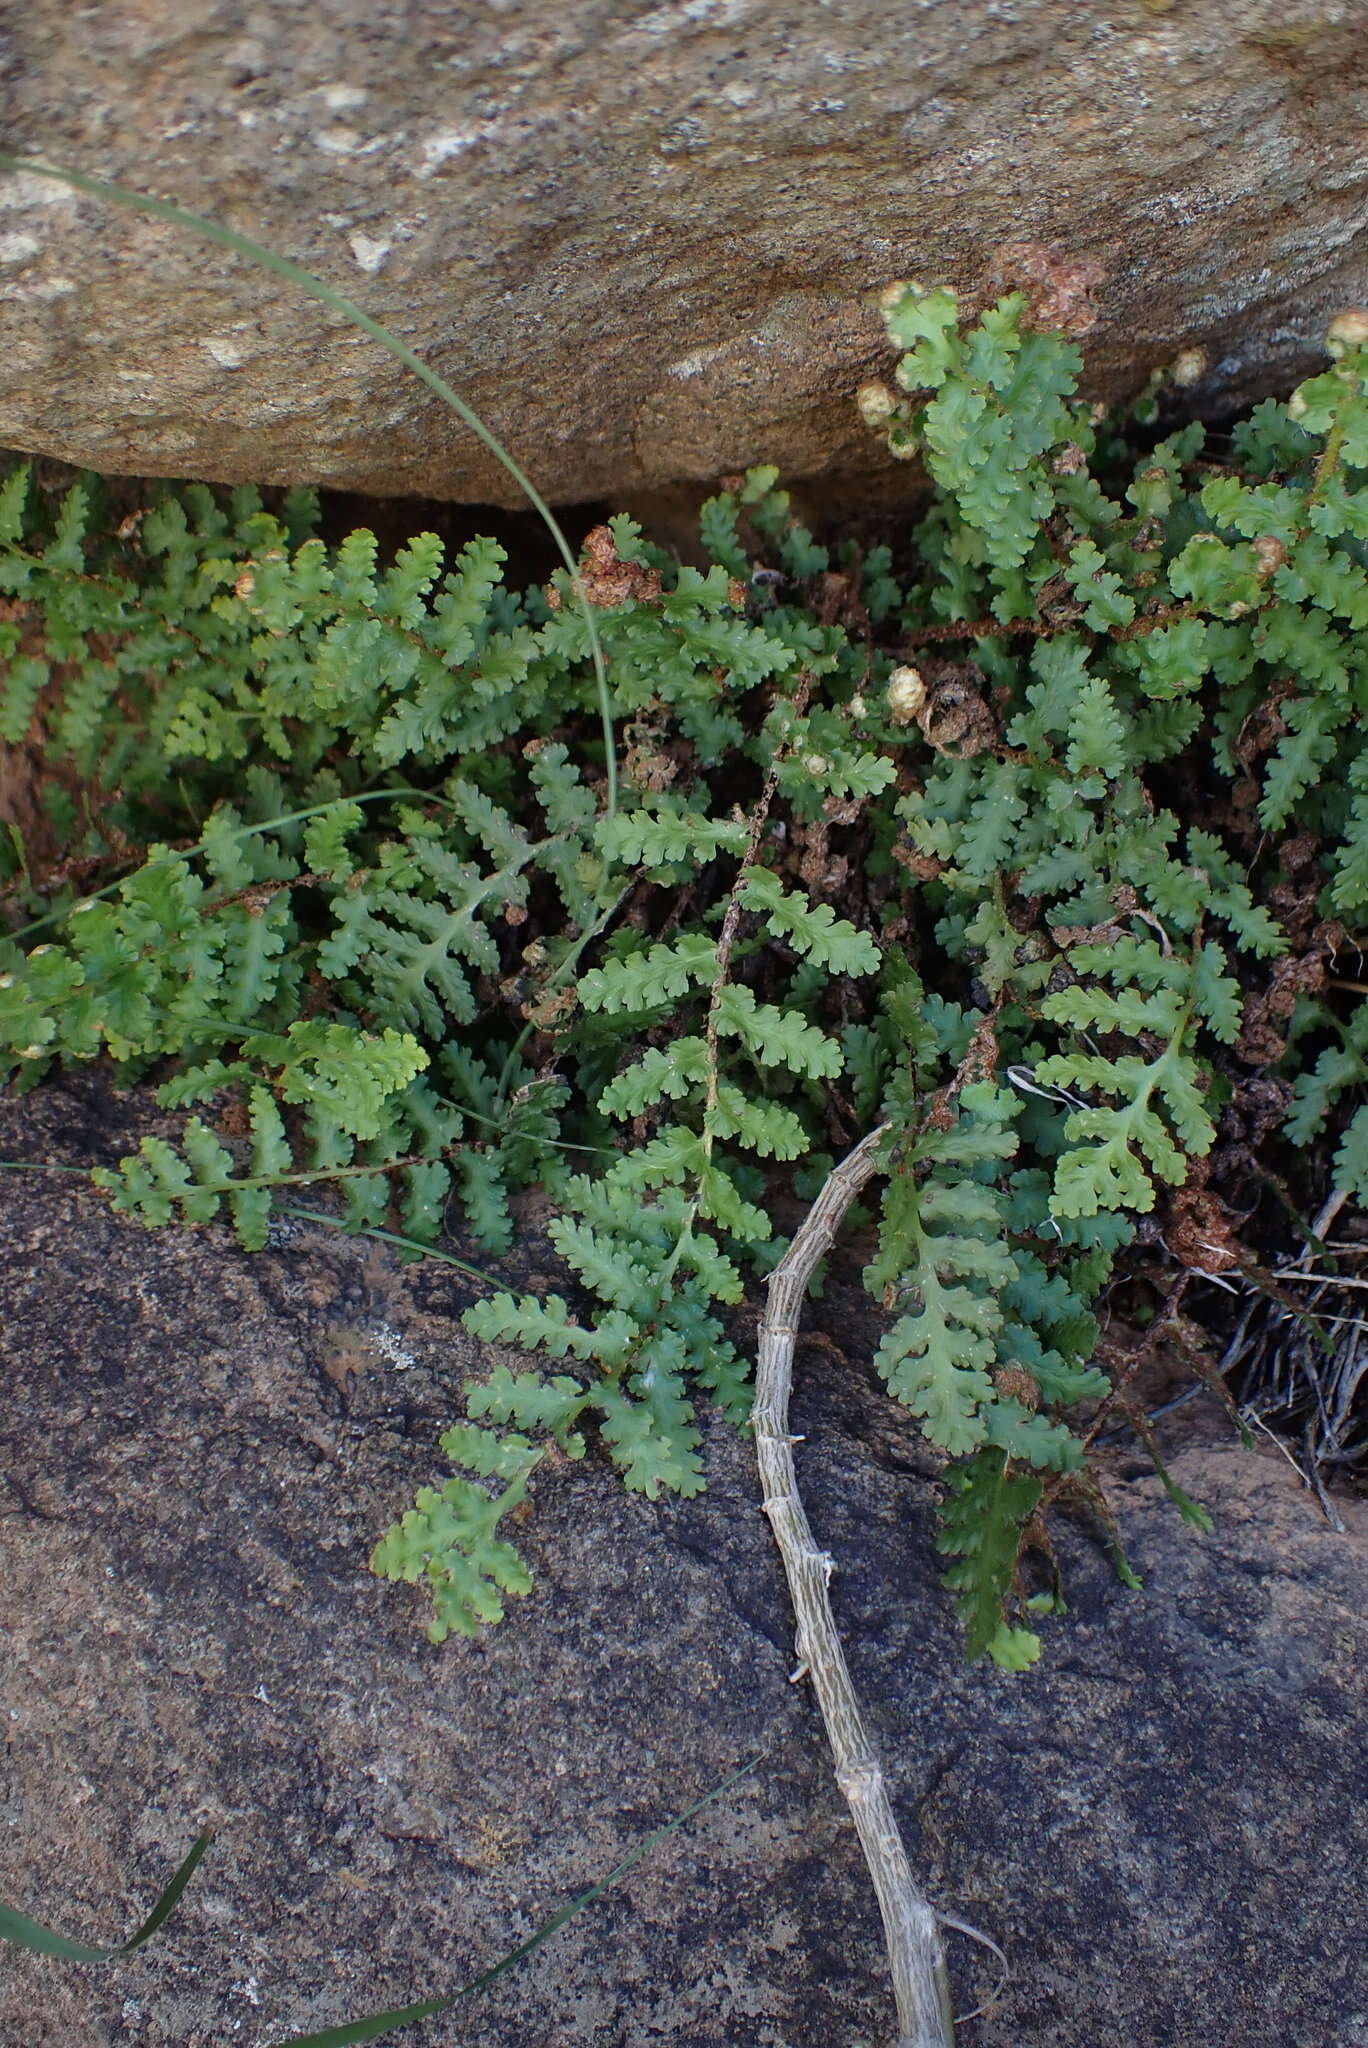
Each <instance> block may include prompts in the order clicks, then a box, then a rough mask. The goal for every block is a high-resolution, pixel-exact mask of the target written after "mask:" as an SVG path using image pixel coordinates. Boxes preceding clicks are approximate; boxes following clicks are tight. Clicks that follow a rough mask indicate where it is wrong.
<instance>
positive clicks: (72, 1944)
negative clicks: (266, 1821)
mask: <svg viewBox="0 0 1368 2048" xmlns="http://www.w3.org/2000/svg"><path fill="white" fill-rule="evenodd" d="M212 1840H213V1836H212V1835H201V1836H200V1837H199V1838H198V1840H197V1841H196V1843H195V1845H194V1847H193V1848H192V1849H191V1851H190V1854H189V1855H188V1856H187V1857H186V1859H185V1861H184V1862H183V1863H182V1864H181V1866H180V1869H179V1870H178V1871H177V1872H176V1874H175V1876H174V1877H173V1878H172V1880H171V1882H170V1884H169V1885H167V1887H166V1890H165V1891H164V1892H163V1893H162V1895H161V1897H160V1898H159V1899H158V1900H157V1903H156V1905H155V1906H154V1907H153V1908H152V1911H151V1912H150V1913H149V1914H148V1916H147V1918H146V1919H145V1920H144V1921H143V1924H142V1926H141V1927H140V1928H139V1929H138V1931H137V1933H136V1934H130V1935H129V1937H128V1940H127V1941H121V1942H120V1943H119V1944H118V1946H117V1947H116V1948H87V1947H86V1946H85V1944H84V1943H82V1942H79V1941H68V1940H67V1938H66V1936H65V1935H64V1934H54V1933H53V1931H52V1929H51V1928H50V1927H43V1926H40V1924H39V1923H38V1921H36V1920H30V1919H29V1917H28V1914H27V1913H20V1912H17V1911H16V1910H15V1908H14V1907H13V1906H6V1905H0V1940H4V1941H12V1942H15V1943H16V1944H17V1945H18V1947H20V1948H26V1949H28V1950H30V1951H31V1953H32V1954H34V1955H36V1956H60V1957H61V1958H62V1960H63V1961H64V1962H68V1963H112V1962H117V1961H118V1959H119V1958H120V1957H121V1956H131V1955H132V1953H133V1951H134V1949H137V1948H141V1947H142V1945H143V1943H144V1942H145V1941H147V1940H150V1938H151V1937H152V1935H154V1934H155V1933H156V1931H157V1929H158V1928H159V1927H160V1926H161V1925H162V1923H163V1922H164V1921H165V1920H167V1919H168V1918H169V1917H170V1915H171V1914H172V1913H173V1912H174V1911H175V1909H176V1905H177V1902H178V1900H179V1899H180V1895H181V1893H182V1892H183V1891H184V1890H185V1887H186V1886H187V1885H188V1884H189V1882H190V1880H191V1878H192V1877H193V1876H194V1874H195V1868H196V1865H197V1864H198V1863H199V1860H200V1858H201V1856H203V1854H204V1852H205V1850H206V1849H207V1848H208V1847H209V1844H210V1842H211V1841H212Z"/></svg>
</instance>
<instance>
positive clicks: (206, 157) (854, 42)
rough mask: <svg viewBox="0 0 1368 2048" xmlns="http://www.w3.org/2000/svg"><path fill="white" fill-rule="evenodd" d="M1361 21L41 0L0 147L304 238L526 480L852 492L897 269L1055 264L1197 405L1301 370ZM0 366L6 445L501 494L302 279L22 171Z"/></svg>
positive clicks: (306, 252) (974, 281) (966, 284)
mask: <svg viewBox="0 0 1368 2048" xmlns="http://www.w3.org/2000/svg"><path fill="white" fill-rule="evenodd" d="M1365 46H1368V38H1366V37H1365V19H1364V8H1363V5H1362V4H1361V0H1349V4H1348V5H1343V4H1341V5H1336V6H1329V5H1327V4H1325V0H1245V4H1244V5H1242V6H1241V7H1240V8H1238V9H1237V10H1235V11H1232V10H1231V8H1230V7H1229V6H1227V5H1225V4H1223V0H1184V4H1183V5H1182V6H1175V5H1173V4H1172V0H1107V4H1105V5H1103V4H1101V0H1074V4H1071V5H1068V6H1060V5H1059V4H1058V0H1018V4H1015V5H1011V6H1004V5H1000V4H998V0H917V4H910V0H868V4H867V5H865V6H861V7H841V6H834V5H826V4H824V5H821V6H813V5H810V4H803V0H660V4H655V5H652V4H650V0H639V4H626V0H580V4H578V5H573V6H565V5H563V4H557V5H553V4H551V0H497V4H490V5H487V6H483V7H470V6H467V7H455V6H451V5H445V6H418V5H414V4H408V5H389V6H384V7H381V8H376V7H375V6H374V5H372V4H369V0H367V4H361V0H328V4H326V5H323V6H314V7H293V8H284V7H267V6H266V5H264V4H262V0H190V4H187V0H145V4H143V5H140V6H139V7H137V8H129V7H127V6H124V5H117V4H115V0H93V4H92V5H88V6H83V7H80V8H72V7H70V6H67V5H65V4H63V0H28V4H27V5H26V6H25V7H23V8H13V9H10V10H8V13H7V16H6V19H5V21H4V24H3V28H2V29H0V140H2V141H3V147H4V148H5V149H8V150H12V151H18V152H28V153H30V154H37V153H44V154H46V155H47V156H48V157H50V158H51V159H52V160H54V161H57V162H65V163H67V164H69V165H71V166H73V167H75V168H77V169H79V170H82V171H85V172H87V173H89V174H93V175H96V176H103V177H114V178H119V179H122V180H124V181H126V182H127V183H130V184H133V185H135V186H139V187H141V188H143V189H144V190H147V191H150V192H154V193H157V194H161V195H164V196H168V197H173V198H175V199H178V200H179V201H180V202H181V203H182V204H183V205H186V206H189V207H192V208H195V209H198V210H199V211H201V212H205V213H210V214H212V215H214V216H215V217H216V218H217V219H219V220H221V221H224V222H226V223H227V224H229V225H231V226H234V227H237V228H239V229H242V230H243V231H245V232H247V233H249V234H252V235H255V236H257V237H259V238H261V239H263V240H265V241H266V242H268V243H270V244H271V245H272V246H273V247H274V248H276V249H278V250H279V251H281V253H282V254H285V255H287V256H290V257H294V258H296V259H297V260H299V261H300V262H303V263H305V264H307V265H309V266H311V267H312V268H313V269H315V270H316V271H317V272H318V273H319V274H320V275H322V276H323V277H325V278H327V279H329V280H330V281H332V283H333V284H334V285H335V286H337V287H338V288H340V289H342V290H343V291H347V292H350V293H352V294H353V295H354V296H355V297H356V298H357V299H358V300H359V301H360V302H361V303H362V305H363V306H364V307H365V308H366V309H367V310H368V311H369V312H371V313H372V314H374V315H376V316H377V317H378V318H380V319H382V320H384V321H387V322H389V323H390V324H391V325H392V326H393V327H394V328H395V329H396V330H397V332H398V333H399V334H400V335H401V336H402V337H403V338H404V339H405V340H406V341H407V342H408V343H410V344H411V346H412V347H414V348H415V349H417V350H418V351H420V352H421V353H422V355H423V356H424V357H425V358H426V359H427V360H429V361H430V362H431V363H432V364H433V365H434V366H435V367H436V368H438V369H439V370H441V371H443V372H444V373H445V374H446V375H447V376H449V377H450V378H451V379H452V380H453V381H454V382H455V383H456V385H457V386H458V388H459V389H460V390H461V391H462V392H463V393H464V394H465V395H466V396H467V397H468V398H469V399H470V400H471V401H472V402H473V403H474V404H475V405H476V406H477V407H478V408H479V409H480V410H481V411H482V412H483V413H484V414H485V416H486V417H487V418H488V419H489V420H490V421H491V422H492V424H493V425H494V426H495V427H496V428H497V429H498V431H499V432H500V434H502V435H503V436H504V437H505V438H506V439H507V441H508V442H509V444H510V445H511V447H512V448H513V449H514V451H515V452H516V453H517V455H518V456H519V457H520V458H521V460H522V461H523V463H524V464H525V466H526V467H527V468H528V469H529V470H530V471H531V473H532V474H533V475H534V477H535V478H536V479H537V481H538V482H539V483H540V484H541V486H542V488H543V489H544V491H545V492H546V493H547V494H548V495H549V496H551V497H553V498H559V499H562V500H570V499H581V500H583V499H589V498H595V497H604V496H607V497H612V498H614V499H617V500H621V499H623V498H624V497H625V496H627V495H629V494H633V493H636V492H639V491H641V490H643V489H650V488H654V487H657V486H661V485H669V484H673V483H677V482H679V481H681V480H694V479H703V480H711V479H712V478H713V477H715V476H716V475H717V474H718V473H719V472H722V471H726V470H730V469H735V468H738V467H740V466H743V465H744V464H746V463H749V462H754V461H762V460H766V461H774V462H777V463H779V464H781V465H782V467H783V468H784V470H785V471H786V473H787V474H788V475H789V476H790V478H792V479H800V478H821V479H823V480H824V492H825V499H824V501H825V502H826V503H827V504H832V503H835V502H837V501H839V500H841V499H844V500H845V502H846V503H847V504H849V503H852V502H855V501H857V500H858V499H860V498H862V497H867V495H868V492H869V490H870V488H871V486H870V482H869V479H870V477H871V475H877V474H878V473H879V472H880V469H882V472H883V474H884V475H885V478H887V477H888V475H889V474H890V465H889V462H888V458H887V456H883V457H882V458H881V457H879V456H878V455H877V454H876V453H875V452H874V451H873V448H872V444H871V443H870V439H869V436H868V435H867V434H866V433H865V431H864V430H863V429H862V428H861V427H860V425H859V423H858V421H857V419H856V417H855V414H854V411H853V408H852V405H851V402H850V401H851V394H852V392H853V391H854V389H855V387H856V386H857V385H858V384H859V382H860V381H861V379H862V377H864V376H867V375H868V374H869V373H870V372H871V371H872V370H875V369H877V368H879V367H881V366H882V365H883V363H884V361H885V353H886V352H885V350H884V347H883V336H882V329H881V326H880V323H879V319H878V316H877V312H876V310H875V307H874V299H875V295H876V293H877V290H878V288H879V287H880V286H881V285H883V284H884V283H886V282H887V281H889V280H890V279H892V278H895V277H899V276H903V275H908V274H917V275H920V276H924V277H927V278H930V279H932V280H934V281H947V282H952V283H954V284H956V285H957V286H959V287H960V288H961V289H962V290H964V291H965V292H967V293H969V294H971V295H978V294H981V293H983V292H985V291H990V290H994V289H996V288H998V287H1000V286H1001V285H1003V284H1008V283H1014V282H1018V281H1023V280H1024V281H1033V282H1034V285H1035V287H1036V288H1037V289H1044V290H1045V291H1046V292H1047V294H1048V292H1049V290H1050V287H1049V285H1048V283H1047V284H1045V285H1044V286H1043V287H1042V285H1041V272H1042V270H1045V271H1047V272H1048V271H1050V270H1053V271H1054V272H1055V273H1056V274H1058V272H1059V269H1060V267H1061V266H1063V269H1064V273H1065V275H1066V277H1072V278H1074V279H1075V280H1077V281H1079V282H1080V283H1083V284H1087V283H1089V282H1090V287H1091V288H1090V292H1089V293H1088V294H1086V295H1085V297H1084V298H1083V299H1079V298H1078V297H1077V294H1076V293H1074V294H1072V295H1073V297H1074V299H1075V303H1073V305H1072V307H1071V318H1072V319H1073V321H1074V322H1075V324H1077V325H1079V326H1086V325H1087V324H1088V322H1089V320H1091V319H1092V318H1093V317H1094V315H1095V318H1096V324H1095V326H1094V327H1093V328H1092V331H1091V333H1090V335H1089V340H1088V351H1089V358H1090V361H1089V376H1090V387H1091V389H1093V390H1094V391H1095V392H1109V393H1110V392H1116V391H1119V390H1120V389H1122V388H1125V387H1131V386H1134V385H1135V384H1136V383H1137V382H1139V381H1140V379H1141V378H1142V377H1143V375H1144V373H1145V372H1146V371H1147V370H1149V369H1150V368H1151V367H1152V366H1153V365H1155V364H1156V363H1159V362H1162V361H1165V360H1166V359H1169V358H1171V357H1172V356H1173V355H1174V353H1175V351H1176V350H1178V349H1179V348H1180V347H1185V346H1199V347H1201V348H1203V349H1205V350H1206V352H1207V359H1208V371H1207V374H1206V376H1205V379H1204V380H1203V381H1202V382H1201V383H1200V384H1199V385H1198V387H1197V390H1196V398H1197V401H1198V402H1199V403H1200V404H1205V405H1208V406H1209V405H1211V404H1213V403H1216V402H1218V401H1228V402H1232V403H1233V402H1234V401H1235V400H1237V399H1247V398H1248V397H1250V396H1252V395H1255V394H1257V393H1259V392H1261V391H1264V390H1267V389H1269V388H1271V387H1273V386H1275V385H1279V384H1285V383H1287V382H1288V381H1289V380H1290V379H1291V378H1292V377H1293V376H1294V375H1296V374H1298V373H1301V372H1303V371H1304V370H1305V369H1307V367H1308V366H1310V365H1311V364H1312V363H1313V362H1314V361H1315V359H1316V353H1317V347H1318V343H1319V339H1320V336H1321V335H1322V333H1323V330H1324V327H1325V324H1326V318H1327V315H1329V314H1332V313H1333V312H1334V311H1336V310H1337V309H1338V308H1340V307H1341V306H1343V305H1345V304H1346V303H1353V302H1355V301H1357V300H1361V299H1362V298H1364V297H1365V296H1368V248H1366V247H1365V242H1364V238H1363V224H1364V217H1365V216H1364V203H1365V187H1366V184H1368V164H1366V163H1365V158H1364V153H1363V146H1362V145H1363V133H1364V125H1365V120H1368V107H1366V106H1365V91H1366V89H1368V72H1365V57H1364V50H1365ZM1070 295H1071V293H1070V291H1066V296H1070ZM0 364H3V369H0V444H5V443H8V444H11V445H13V446H14V447H17V448H22V449H26V450H40V451H44V452H46V453H49V454H52V455H58V456H61V457H63V458H65V459H67V460H69V461H73V462H78V463H87V464H91V465H93V466H95V467H97V468H99V469H101V470H104V471H106V472H110V473H125V472H131V473H135V474H142V475H147V474H171V475H192V476H196V477H204V478H213V479H221V480H228V481H255V482H259V483H267V482H269V483H298V482H305V481H310V482H323V483H328V484H331V485H334V486H339V487H346V488H352V489H359V490H364V491H366V492H370V493H376V494H386V493H409V494H423V495H428V496H431V497H436V498H443V499H465V500H468V501H478V500H488V501H493V502H500V503H506V502H515V501H516V498H517V493H516V492H515V491H514V489H513V487H512V485H511V484H510V482H509V480H508V478H507V477H506V476H505V475H504V473H503V471H502V470H501V469H500V468H499V467H498V466H497V465H496V464H495V463H494V461H493V460H492V458H491V457H490V456H489V455H488V454H487V453H486V452H485V451H484V450H483V449H481V448H480V447H479V446H478V445H477V444H476V443H475V441H474V440H473V439H472V438H471V436H470V435H469V434H468V433H467V432H466V431H465V430H464V429H463V428H462V427H461V426H460V425H459V424H458V423H457V421H456V420H455V419H454V418H452V417H450V416H449V415H447V414H445V413H444V412H443V411H442V409H441V408H440V406H439V405H438V402H437V401H436V400H435V399H433V398H432V397H431V396H430V395H429V394H428V393H427V392H426V391H425V390H423V389H422V388H421V387H420V386H419V385H418V384H417V383H416V382H415V381H414V380H413V379H412V378H410V377H409V376H408V375H407V374H406V373H405V372H403V371H402V370H401V369H400V368H399V366H398V365H397V364H395V363H394V362H393V361H392V360H391V359H390V358H388V357H387V356H385V355H383V354H381V352H380V351H379V350H378V349H377V348H376V347H375V346H374V345H373V344H371V343H370V342H368V341H366V340H364V339H363V338H362V337H360V336H359V335H358V334H356V333H355V332H354V331H352V330H349V329H347V328H346V327H344V326H343V325H342V324H341V323H340V321H338V320H336V319H334V318H332V317H330V316H328V315H326V314H324V313H322V312H321V311H320V309H319V308H318V307H317V306H316V305H314V304H313V303H311V302H310V301H308V300H305V299H303V298H300V297H298V296H296V295H295V294H293V293H292V292H291V291H290V290H288V289H287V288H286V287H284V286H283V285H281V284H279V283H278V282H276V281H275V280H274V279H272V278H270V277H268V276H266V275H264V274H263V273H261V272H259V271H256V270H254V269H252V268H250V267H248V266H247V265H245V264H244V263H242V262H240V261H239V260H237V259H235V258H232V257H228V256H226V255H224V254H222V253H221V252H219V251H217V250H215V249H213V248H210V247H206V246H203V245H197V244H196V243H195V242H194V241H193V240H192V239H191V238H189V237H187V236H186V235H184V234H182V233H180V232H178V231H176V230H173V229H168V228H166V227H164V226H161V225H158V224H156V223H153V222H151V221H148V220H146V219H143V218H138V217H134V216H132V215H128V214H124V213H117V212H112V211H111V210H110V209H109V208H108V207H107V206H105V205H104V204H101V203H97V202H94V201H90V200H87V199H80V200H77V199H74V198H73V197H72V196H71V194H70V193H68V192H64V191H62V190H60V189H59V188H57V187H55V186H53V185H50V184H43V183H40V182H38V181H35V180H31V179H18V180H15V179H13V178H5V179H0ZM898 476H899V478H900V480H901V482H902V483H904V484H905V483H906V481H907V479H906V476H905V473H904V472H898Z"/></svg>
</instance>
